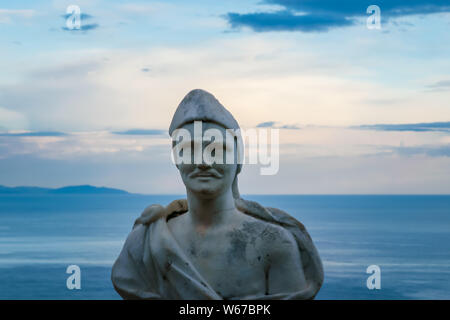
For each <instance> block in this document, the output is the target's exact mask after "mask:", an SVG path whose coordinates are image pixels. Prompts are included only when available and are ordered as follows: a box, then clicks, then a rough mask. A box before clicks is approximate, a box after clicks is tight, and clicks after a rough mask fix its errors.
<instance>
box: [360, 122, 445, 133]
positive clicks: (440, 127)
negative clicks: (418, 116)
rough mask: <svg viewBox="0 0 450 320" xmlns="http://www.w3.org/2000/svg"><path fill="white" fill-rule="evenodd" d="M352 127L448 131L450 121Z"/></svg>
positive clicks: (382, 129)
mask: <svg viewBox="0 0 450 320" xmlns="http://www.w3.org/2000/svg"><path fill="white" fill-rule="evenodd" d="M352 128H356V129H365V130H380V131H416V132H426V131H442V132H450V122H429V123H410V124H372V125H361V126H355V127H352Z"/></svg>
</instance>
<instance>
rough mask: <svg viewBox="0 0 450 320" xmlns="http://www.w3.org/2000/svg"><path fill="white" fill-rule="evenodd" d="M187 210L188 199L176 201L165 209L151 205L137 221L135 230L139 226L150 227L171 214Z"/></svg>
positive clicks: (157, 205)
mask: <svg viewBox="0 0 450 320" xmlns="http://www.w3.org/2000/svg"><path fill="white" fill-rule="evenodd" d="M187 210H188V209H187V201H186V199H177V200H174V201H172V202H171V203H169V204H168V205H167V206H165V207H164V206H162V205H160V204H152V205H149V206H148V207H146V208H145V209H144V211H143V212H142V213H141V216H140V217H139V218H137V219H136V221H135V222H134V225H133V229H135V228H136V227H137V226H139V225H143V226H148V225H150V224H151V223H153V222H155V221H156V220H158V219H161V218H166V217H168V216H169V215H171V214H177V213H182V212H186V211H187Z"/></svg>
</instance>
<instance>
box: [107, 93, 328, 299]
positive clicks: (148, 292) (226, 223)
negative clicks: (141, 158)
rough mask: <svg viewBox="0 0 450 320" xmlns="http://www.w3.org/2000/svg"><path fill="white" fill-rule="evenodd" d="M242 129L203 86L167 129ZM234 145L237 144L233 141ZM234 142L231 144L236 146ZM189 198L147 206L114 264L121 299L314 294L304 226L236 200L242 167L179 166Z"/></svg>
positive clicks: (317, 273)
mask: <svg viewBox="0 0 450 320" xmlns="http://www.w3.org/2000/svg"><path fill="white" fill-rule="evenodd" d="M195 121H202V124H203V126H202V130H207V129H212V128H213V129H217V130H219V131H220V132H223V133H225V130H226V129H236V128H239V125H238V123H237V121H236V120H235V119H234V117H233V116H232V115H231V113H230V112H228V110H226V109H225V108H224V107H223V106H222V105H221V104H220V103H219V101H217V100H216V98H215V97H214V96H213V95H211V94H210V93H208V92H206V91H203V90H199V89H197V90H193V91H191V92H189V93H188V94H187V95H186V97H185V98H184V99H183V100H182V101H181V103H180V105H179V106H178V108H177V110H176V112H175V115H174V116H173V119H172V123H171V124H170V128H169V133H170V135H171V136H172V135H173V133H174V131H175V130H177V129H179V128H183V129H185V130H187V131H189V132H191V133H193V130H194V122H195ZM235 142H236V141H235ZM234 147H236V144H235V145H234ZM176 166H177V168H178V170H179V173H180V175H181V178H182V180H183V183H184V184H185V187H186V193H187V199H181V200H175V201H173V202H172V203H170V204H169V205H167V206H166V207H163V206H161V205H158V204H153V205H151V206H149V207H147V208H146V209H145V210H144V212H143V213H142V215H141V216H140V217H139V218H138V219H137V220H136V222H135V223H134V226H133V229H132V231H131V233H130V234H129V236H128V238H127V240H126V242H125V244H124V246H123V249H122V251H121V253H120V255H119V257H118V258H117V260H116V262H115V263H114V266H113V268H112V275H111V278H112V282H113V285H114V288H115V289H116V291H117V292H118V293H119V294H120V295H121V296H122V298H124V299H313V298H314V297H315V295H316V294H317V292H318V291H319V289H320V287H321V285H322V282H323V268H322V263H321V260H320V257H319V254H318V252H317V250H316V248H315V246H314V244H313V242H312V239H311V237H310V236H309V234H308V232H307V231H306V229H305V227H304V226H303V225H302V224H301V223H300V222H299V221H297V220H296V219H294V218H293V217H291V216H290V215H289V214H287V213H286V212H284V211H282V210H279V209H275V208H270V207H263V206H262V205H260V204H258V203H256V202H253V201H247V200H244V199H242V198H241V196H240V194H239V190H238V185H237V178H238V174H239V172H240V171H241V169H242V164H240V163H238V162H237V161H235V162H234V163H231V164H229V163H226V164H225V163H222V164H221V163H209V164H208V163H197V164H196V163H180V164H177V165H176Z"/></svg>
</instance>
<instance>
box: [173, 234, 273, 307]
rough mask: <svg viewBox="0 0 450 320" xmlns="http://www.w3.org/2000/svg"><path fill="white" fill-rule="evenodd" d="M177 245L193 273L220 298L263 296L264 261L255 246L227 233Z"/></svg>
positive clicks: (187, 239) (245, 239) (244, 239)
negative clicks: (200, 277) (191, 266)
mask: <svg viewBox="0 0 450 320" xmlns="http://www.w3.org/2000/svg"><path fill="white" fill-rule="evenodd" d="M180 240H181V239H180ZM178 243H179V244H180V246H181V247H182V249H183V251H184V252H185V253H186V255H187V257H188V258H189V260H190V261H191V262H192V264H193V265H194V266H195V268H196V269H197V271H198V272H199V273H200V274H201V275H202V277H203V278H204V279H205V280H206V281H207V282H208V283H209V285H210V286H211V287H212V288H213V289H214V290H215V291H216V292H217V293H218V294H219V295H221V296H222V297H224V298H232V297H243V296H246V295H252V294H264V293H265V290H266V281H267V279H266V278H267V277H266V273H267V267H266V266H267V260H266V257H265V256H264V252H262V250H261V249H259V248H258V244H257V243H255V242H253V243H252V241H249V239H248V238H246V237H239V236H236V235H234V236H233V235H231V234H230V233H229V232H217V233H216V234H213V235H209V236H206V237H195V236H194V237H185V238H184V239H182V240H181V241H178Z"/></svg>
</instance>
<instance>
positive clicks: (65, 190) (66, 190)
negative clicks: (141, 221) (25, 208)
mask: <svg viewBox="0 0 450 320" xmlns="http://www.w3.org/2000/svg"><path fill="white" fill-rule="evenodd" d="M0 194H128V192H127V191H124V190H120V189H112V188H105V187H94V186H90V185H83V186H68V187H62V188H57V189H51V188H40V187H5V186H0Z"/></svg>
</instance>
